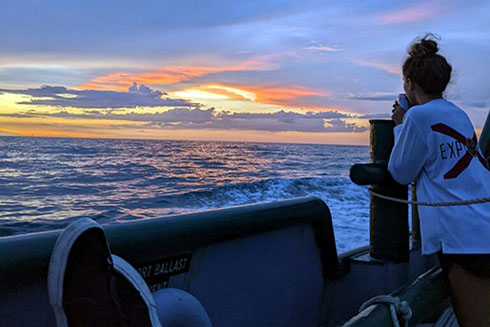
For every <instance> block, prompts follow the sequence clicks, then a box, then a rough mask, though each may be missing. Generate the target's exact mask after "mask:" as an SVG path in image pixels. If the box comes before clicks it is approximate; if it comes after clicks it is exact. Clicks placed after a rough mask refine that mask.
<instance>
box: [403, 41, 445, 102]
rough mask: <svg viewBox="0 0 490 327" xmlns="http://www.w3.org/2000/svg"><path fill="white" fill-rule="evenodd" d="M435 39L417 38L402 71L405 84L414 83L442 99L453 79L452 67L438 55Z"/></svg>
mask: <svg viewBox="0 0 490 327" xmlns="http://www.w3.org/2000/svg"><path fill="white" fill-rule="evenodd" d="M435 39H437V37H436V36H434V35H433V34H427V35H425V36H424V37H423V38H417V39H416V40H415V41H414V42H413V43H412V44H411V45H410V48H409V49H408V58H407V59H406V60H405V62H404V63H403V67H402V71H403V78H404V80H405V83H407V81H411V82H412V83H413V82H414V83H416V84H417V85H418V87H419V88H420V89H421V90H422V91H423V92H424V93H426V94H427V95H429V96H432V97H440V96H442V92H443V91H444V90H445V89H446V86H447V84H448V83H449V80H450V79H451V71H452V67H451V65H450V64H448V62H447V61H446V58H444V57H443V56H441V55H439V54H437V52H438V51H439V48H438V46H437V42H436V41H435Z"/></svg>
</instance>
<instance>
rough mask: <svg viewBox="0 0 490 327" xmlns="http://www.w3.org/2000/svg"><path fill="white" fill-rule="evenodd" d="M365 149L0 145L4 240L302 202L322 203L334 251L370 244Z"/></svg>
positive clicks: (56, 142)
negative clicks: (357, 181) (361, 172)
mask: <svg viewBox="0 0 490 327" xmlns="http://www.w3.org/2000/svg"><path fill="white" fill-rule="evenodd" d="M368 151H369V150H368V148H367V147H351V146H328V145H301V144H265V143H226V142H186V141H131V140H88V139H44V138H16V137H0V153H1V154H2V155H1V156H0V185H2V187H1V188H0V236H1V235H11V234H21V233H27V232H33V231H40V230H50V229H56V228H62V227H64V226H65V225H67V224H68V223H69V222H70V221H72V220H73V219H76V218H77V217H80V216H90V217H92V218H94V219H95V220H97V221H99V222H101V223H117V222H120V221H125V220H133V219H142V218H143V219H146V218H155V217H162V216H165V215H170V214H180V213H186V212H190V211H199V210H206V209H213V208H223V207H229V206H234V205H242V204H250V203H259V202H269V201H275V200H280V199H289V198H294V197H300V196H316V197H319V198H321V199H322V200H323V201H324V202H325V203H326V204H327V205H328V206H329V208H330V211H331V213H332V216H333V223H334V229H335V234H336V241H337V247H338V249H339V250H340V251H343V250H346V249H349V248H352V247H357V246H360V245H363V244H366V243H367V242H368V203H369V196H368V192H367V189H366V188H365V187H360V186H357V185H354V184H353V183H352V182H351V181H350V180H349V178H348V172H349V169H350V167H351V165H352V164H354V163H358V162H366V161H367V160H368Z"/></svg>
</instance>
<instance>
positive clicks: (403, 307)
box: [359, 295, 412, 327]
mask: <svg viewBox="0 0 490 327" xmlns="http://www.w3.org/2000/svg"><path fill="white" fill-rule="evenodd" d="M376 303H381V304H387V305H389V309H390V316H391V321H392V322H393V327H400V320H401V321H402V322H403V326H404V327H408V320H409V319H410V318H411V317H412V309H411V308H410V306H409V305H408V303H407V301H400V298H398V297H396V296H391V295H378V296H375V297H373V298H372V299H370V300H368V301H366V302H364V303H363V304H362V305H361V307H360V308H359V312H361V311H363V310H364V309H366V308H367V307H369V306H370V305H372V304H376Z"/></svg>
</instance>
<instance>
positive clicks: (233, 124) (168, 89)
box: [0, 0, 490, 145]
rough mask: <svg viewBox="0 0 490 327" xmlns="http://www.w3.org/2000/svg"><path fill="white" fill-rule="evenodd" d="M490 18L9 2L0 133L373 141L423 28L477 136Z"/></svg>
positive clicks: (401, 4)
mask: <svg viewBox="0 0 490 327" xmlns="http://www.w3.org/2000/svg"><path fill="white" fill-rule="evenodd" d="M489 14H490V2H489V1H474V0H467V1H459V0H458V1H455V0H444V1H443V0H428V1H386V0H384V1H381V0H370V1H353V0H345V1H325V0H318V1H317V0H311V1H310V0H301V1H299V0H275V1H264V0H247V1H231V0H226V1H225V0H207V1H197V0H179V1H171V0H169V1H155V0H146V1H144V2H138V1H134V0H133V1H126V0H117V1H116V0H96V1H93V0H84V1H77V2H75V1H63V0H42V1H41V0H12V1H7V2H5V3H2V9H1V11H0V49H1V51H0V135H23V136H44V137H90V138H137V139H186V140H218V141H251V142H288V143H290V142H293V143H320V144H358V145H367V144H369V119H389V117H390V115H391V109H392V104H393V102H394V100H395V99H396V97H397V95H398V94H399V93H401V92H403V89H402V80H401V78H402V77H401V68H400V66H401V64H402V63H403V61H404V59H405V58H406V52H407V48H408V46H409V44H410V43H411V42H412V41H413V40H414V39H415V38H416V37H418V36H422V35H424V33H427V32H431V33H435V34H437V35H438V36H440V38H441V39H440V49H441V51H440V53H441V54H442V55H444V56H445V57H446V58H447V59H448V61H449V62H450V63H451V65H452V66H453V76H452V80H451V83H450V85H449V87H448V89H447V90H446V92H445V96H446V98H447V99H448V100H450V101H452V102H454V103H456V104H457V105H459V106H461V107H462V108H463V109H464V110H465V111H466V113H467V114H468V115H469V117H470V119H471V120H472V122H473V124H474V126H475V128H476V130H477V132H478V131H481V128H482V126H483V124H484V122H485V119H486V117H487V114H488V112H489V108H490V92H489V91H490V65H489V60H488V59H489V58H490V19H489V18H488V16H489Z"/></svg>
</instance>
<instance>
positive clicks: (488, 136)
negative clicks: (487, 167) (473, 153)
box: [480, 111, 490, 161]
mask: <svg viewBox="0 0 490 327" xmlns="http://www.w3.org/2000/svg"><path fill="white" fill-rule="evenodd" d="M480 149H481V150H482V152H483V155H484V156H485V158H487V161H489V159H490V111H489V112H488V114H487V120H486V121H485V126H483V129H482V131H481V135H480Z"/></svg>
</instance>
